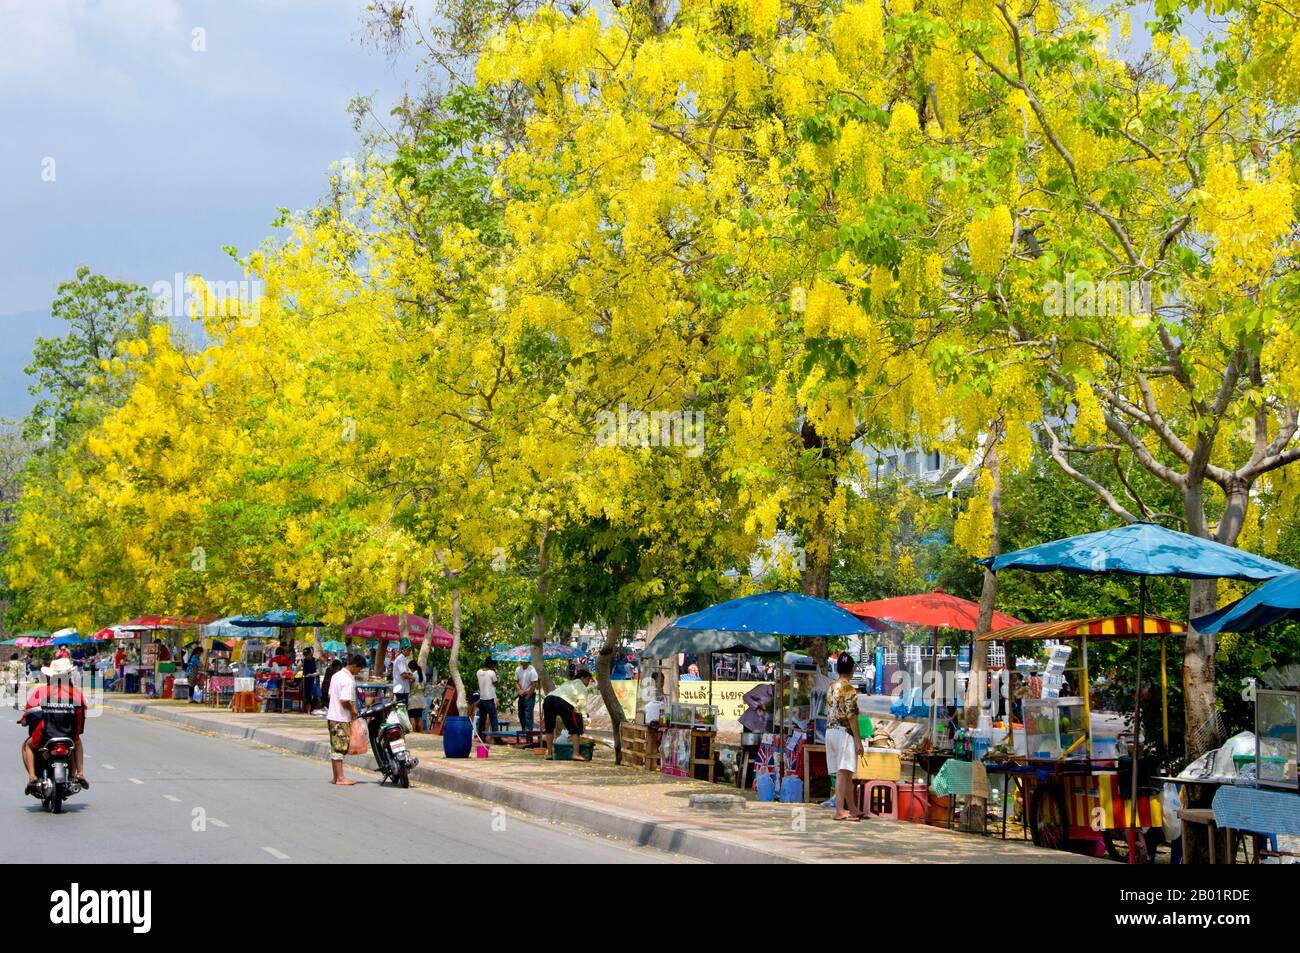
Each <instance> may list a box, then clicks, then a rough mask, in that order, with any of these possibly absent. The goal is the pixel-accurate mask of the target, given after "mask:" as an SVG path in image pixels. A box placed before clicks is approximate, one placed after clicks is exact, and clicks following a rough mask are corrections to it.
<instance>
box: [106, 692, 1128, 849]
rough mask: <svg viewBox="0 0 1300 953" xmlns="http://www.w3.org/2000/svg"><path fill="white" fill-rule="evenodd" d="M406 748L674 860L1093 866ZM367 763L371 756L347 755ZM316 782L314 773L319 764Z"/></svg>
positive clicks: (266, 737) (133, 708)
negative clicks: (722, 806)
mask: <svg viewBox="0 0 1300 953" xmlns="http://www.w3.org/2000/svg"><path fill="white" fill-rule="evenodd" d="M104 703H105V704H104V707H105V708H106V709H107V710H108V711H111V712H114V713H117V714H121V715H136V716H145V717H151V718H156V719H160V720H163V721H168V722H172V723H174V724H176V725H178V726H183V727H187V728H191V729H195V730H199V731H204V732H209V733H211V734H214V735H219V736H224V737H231V738H243V739H247V740H250V741H255V742H258V743H259V744H265V745H273V746H276V747H280V748H285V749H287V750H289V751H292V752H294V753H296V754H301V755H306V756H308V757H312V758H319V759H321V760H325V759H326V758H328V756H329V742H328V739H327V738H326V733H325V721H324V719H323V718H319V717H315V716H310V715H299V714H288V715H281V714H238V715H237V714H234V713H232V712H229V711H225V710H220V709H212V708H207V707H204V706H201V705H191V704H189V703H188V702H173V701H161V700H154V699H146V698H143V697H140V696H111V695H110V696H106V697H105V700H104ZM407 743H408V745H409V747H410V748H411V750H412V751H414V752H415V754H416V755H417V757H419V759H420V764H419V766H418V767H417V768H416V769H415V770H414V771H413V772H412V774H411V777H412V780H413V781H414V782H415V783H416V784H417V785H428V786H431V787H438V788H443V789H445V790H449V791H453V792H456V793H458V794H462V795H468V796H470V797H476V798H481V799H483V800H485V801H490V802H492V803H493V804H499V805H502V806H504V807H510V808H513V809H515V810H519V811H523V812H525V813H527V814H531V815H533V816H534V817H537V818H540V819H542V820H548V821H554V822H561V823H565V824H570V825H573V826H576V827H581V828H584V829H586V830H589V831H592V832H593V833H597V834H602V835H604V836H607V837H616V838H618V839H620V840H624V841H630V842H632V843H636V844H641V845H645V846H650V847H655V848H658V849H660V850H664V851H670V852H673V853H679V854H683V855H686V856H689V857H694V858H697V859H700V860H705V861H713V862H733V863H736V862H738V863H820V862H829V861H838V862H856V863H996V864H1008V863H1010V864H1017V863H1020V864H1023V863H1047V864H1060V863H1065V864H1070V863H1104V861H1094V860H1092V859H1090V858H1085V857H1081V856H1079V855H1076V854H1069V853H1065V852H1063V851H1051V850H1042V849H1039V848H1036V847H1034V846H1032V845H1031V844H1028V843H1026V842H1023V841H1010V840H1008V841H1001V840H999V839H997V838H996V837H977V836H973V835H970V834H959V833H956V832H950V831H946V830H943V829H941V828H935V827H928V826H925V825H922V824H907V823H901V822H898V821H882V820H875V821H864V822H862V823H859V824H854V823H843V822H836V821H834V820H833V819H832V813H831V811H830V809H828V808H823V807H821V806H819V805H815V804H808V805H792V804H778V803H761V802H759V801H757V800H755V799H754V798H753V792H740V791H738V790H737V789H736V788H734V787H728V786H725V785H719V784H707V783H704V782H696V781H688V780H684V779H680V778H670V777H665V776H663V775H659V774H652V773H649V772H646V771H638V770H633V769H630V768H623V767H619V766H617V765H615V764H614V756H613V752H612V750H611V749H608V748H603V747H597V749H596V760H595V761H593V762H591V763H589V764H583V763H581V762H548V761H544V760H543V759H541V758H540V757H538V756H536V755H532V754H529V753H527V752H524V751H518V750H515V749H512V748H506V747H499V746H494V747H493V748H492V754H491V757H490V758H488V759H486V760H479V759H475V758H469V759H464V760H453V759H448V758H444V757H443V754H442V739H441V738H440V737H435V736H433V735H427V734H413V735H408V736H407ZM348 763H349V764H350V765H353V766H355V767H360V768H370V769H373V768H374V759H373V757H372V756H371V755H368V754H367V755H361V756H357V757H352V758H349V759H348ZM321 772H322V773H321V777H322V779H324V778H325V777H326V771H325V768H324V766H322V769H321ZM693 793H709V794H720V793H721V794H737V793H745V795H746V797H747V798H748V799H749V800H748V803H747V804H746V806H745V808H744V809H743V810H731V811H716V810H713V811H710V810H701V809H698V808H692V807H689V806H688V804H687V799H688V797H689V796H690V795H691V794H693Z"/></svg>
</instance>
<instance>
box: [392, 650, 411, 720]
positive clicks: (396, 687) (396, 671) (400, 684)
mask: <svg viewBox="0 0 1300 953" xmlns="http://www.w3.org/2000/svg"><path fill="white" fill-rule="evenodd" d="M410 651H411V647H410V645H409V644H407V643H405V642H403V643H402V644H401V645H399V646H398V647H397V655H396V657H395V658H394V659H393V698H394V699H395V700H396V701H397V704H399V705H405V704H406V703H407V701H408V700H409V699H410V696H411V660H410V659H409V658H408V657H407V656H408V654H409V653H410Z"/></svg>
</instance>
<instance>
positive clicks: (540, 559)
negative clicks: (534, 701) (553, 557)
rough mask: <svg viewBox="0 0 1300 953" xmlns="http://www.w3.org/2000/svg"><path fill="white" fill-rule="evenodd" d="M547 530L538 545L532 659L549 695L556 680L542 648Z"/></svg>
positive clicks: (541, 682)
mask: <svg viewBox="0 0 1300 953" xmlns="http://www.w3.org/2000/svg"><path fill="white" fill-rule="evenodd" d="M547 532H548V531H547V530H545V529H544V530H542V538H541V541H540V542H538V544H537V607H536V610H535V611H534V612H533V637H532V639H531V644H532V657H533V668H535V669H537V679H538V682H539V684H541V686H542V692H543V693H545V694H547V695H549V694H550V693H551V692H553V691H555V680H554V679H553V678H551V676H550V673H548V672H547V671H546V657H545V656H544V655H543V653H542V647H543V646H544V645H545V644H546V594H547V592H548V590H549V589H550V579H549V577H548V576H547V575H546V568H547V565H548V563H549V560H548V559H547V555H546V535H547Z"/></svg>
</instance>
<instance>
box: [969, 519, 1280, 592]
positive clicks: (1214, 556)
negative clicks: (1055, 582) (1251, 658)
mask: <svg viewBox="0 0 1300 953" xmlns="http://www.w3.org/2000/svg"><path fill="white" fill-rule="evenodd" d="M979 562H980V563H981V564H982V565H985V566H988V567H989V568H991V569H992V570H993V571H994V572H1000V571H1001V570H1003V569H1024V570H1028V571H1029V572H1053V571H1060V572H1067V573H1086V574H1089V575H1105V574H1110V573H1115V574H1118V575H1125V576H1172V577H1176V578H1178V579H1245V580H1254V581H1262V580H1265V579H1272V578H1274V577H1275V576H1281V575H1284V574H1286V573H1291V572H1295V571H1296V570H1295V569H1294V568H1293V567H1291V566H1287V565H1285V564H1283V563H1279V562H1274V561H1273V560H1271V559H1266V558H1265V557H1263V556H1257V555H1255V554H1254V553H1248V552H1246V551H1245V550H1242V549H1237V548H1236V547H1234V546H1225V545H1223V544H1222V543H1216V542H1214V541H1213V540H1209V539H1202V538H1201V537H1199V536H1192V535H1189V534H1188V533H1180V532H1178V531H1177V530H1172V529H1166V528H1165V527H1163V526H1160V525H1158V524H1156V523H1129V524H1128V525H1126V526H1121V527H1119V528H1118V529H1104V530H1101V531H1099V532H1096V533H1085V534H1083V535H1082V536H1070V537H1067V538H1065V539H1057V540H1053V541H1052V542H1050V543H1041V544H1039V545H1038V546H1030V547H1029V548H1027V549H1018V550H1016V551H1015V552H1012V553H1003V554H1002V555H1001V556H994V557H992V558H990V559H981V560H979Z"/></svg>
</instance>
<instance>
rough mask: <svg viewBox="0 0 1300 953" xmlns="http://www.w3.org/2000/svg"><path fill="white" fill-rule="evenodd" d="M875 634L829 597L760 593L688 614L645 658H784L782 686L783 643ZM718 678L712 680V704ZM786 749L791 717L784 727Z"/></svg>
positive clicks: (662, 634)
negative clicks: (792, 639) (717, 655)
mask: <svg viewBox="0 0 1300 953" xmlns="http://www.w3.org/2000/svg"><path fill="white" fill-rule="evenodd" d="M873 631H875V630H874V629H873V628H872V627H871V626H870V625H868V624H867V623H866V622H863V621H862V620H861V619H859V618H858V617H857V616H855V615H854V614H853V613H851V612H849V611H847V610H846V609H844V608H842V607H841V606H839V605H838V604H836V603H834V602H830V601H829V600H826V599H818V598H816V597H815V596H805V595H801V594H800V593H797V592H760V593H758V594H757V595H753V596H742V597H741V598H739V599H731V600H728V601H727V602H720V603H718V604H717V605H715V606H710V607H709V608H707V609H701V610H700V611H699V612H692V613H691V614H690V615H684V616H681V617H680V618H678V619H677V620H676V621H674V622H673V624H672V625H670V626H668V627H667V628H666V629H664V630H663V631H661V632H660V633H659V634H658V635H656V636H655V637H654V638H653V639H651V640H650V642H649V644H648V645H646V647H645V648H644V649H643V650H642V651H641V655H642V657H643V658H671V657H673V656H674V655H676V654H677V653H678V652H692V653H695V654H708V655H712V654H713V653H715V652H721V653H728V652H749V653H750V654H752V655H775V656H777V658H778V668H777V680H776V684H777V686H778V694H779V686H780V684H781V669H782V668H783V667H784V664H785V660H784V658H783V657H782V656H781V640H782V639H783V638H785V637H786V636H793V637H795V638H814V639H815V638H831V637H833V636H842V635H862V634H864V633H867V632H873ZM712 699H713V679H712V677H710V679H709V700H710V702H711V701H712ZM778 732H779V737H781V739H782V743H781V747H778V749H777V750H781V748H783V747H784V735H785V719H784V716H783V717H782V718H781V724H780V727H779V729H778Z"/></svg>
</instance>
